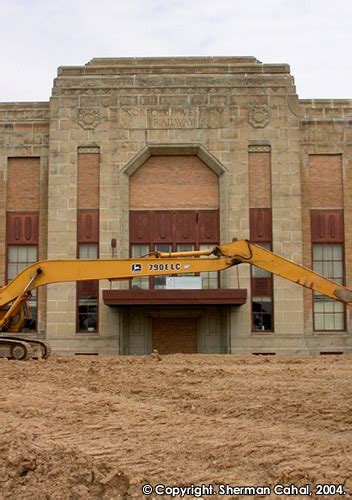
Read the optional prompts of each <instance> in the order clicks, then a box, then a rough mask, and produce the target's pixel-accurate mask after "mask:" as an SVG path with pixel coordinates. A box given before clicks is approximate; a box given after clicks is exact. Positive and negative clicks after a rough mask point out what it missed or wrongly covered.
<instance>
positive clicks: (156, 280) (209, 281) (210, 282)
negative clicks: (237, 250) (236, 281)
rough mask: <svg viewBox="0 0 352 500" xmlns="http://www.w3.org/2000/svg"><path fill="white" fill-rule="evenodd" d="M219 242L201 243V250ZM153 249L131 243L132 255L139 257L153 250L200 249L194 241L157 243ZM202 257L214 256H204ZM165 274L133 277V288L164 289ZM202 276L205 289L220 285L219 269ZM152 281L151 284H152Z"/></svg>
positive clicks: (183, 250) (192, 274)
mask: <svg viewBox="0 0 352 500" xmlns="http://www.w3.org/2000/svg"><path fill="white" fill-rule="evenodd" d="M216 244H217V243H207V244H201V245H199V250H205V249H208V248H212V247H213V246H215V245H216ZM151 247H152V250H150V247H149V245H148V244H132V245H131V257H132V258H138V257H142V256H144V255H146V254H148V253H150V252H151V251H155V252H192V251H194V250H198V248H196V245H195V244H194V243H178V244H176V245H171V243H167V244H165V243H156V244H155V245H151ZM202 258H213V256H212V257H207V256H204V257H202ZM194 275H195V274H194V273H187V274H183V275H182V276H194ZM167 277H169V276H167V275H165V276H155V277H152V278H151V279H149V278H148V277H141V278H133V279H132V280H131V288H134V289H138V288H140V289H144V290H148V289H149V288H150V287H152V288H155V289H156V290H164V289H165V288H166V278H167ZM201 277H202V288H203V289H210V288H212V289H214V288H218V286H219V273H218V272H217V271H211V272H205V273H201ZM150 281H151V284H150Z"/></svg>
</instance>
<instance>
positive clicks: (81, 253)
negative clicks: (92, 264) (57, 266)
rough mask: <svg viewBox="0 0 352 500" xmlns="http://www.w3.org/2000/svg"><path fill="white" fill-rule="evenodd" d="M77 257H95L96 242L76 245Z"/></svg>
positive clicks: (96, 253)
mask: <svg viewBox="0 0 352 500" xmlns="http://www.w3.org/2000/svg"><path fill="white" fill-rule="evenodd" d="M78 258H79V259H97V258H98V244H97V243H80V244H79V245H78Z"/></svg>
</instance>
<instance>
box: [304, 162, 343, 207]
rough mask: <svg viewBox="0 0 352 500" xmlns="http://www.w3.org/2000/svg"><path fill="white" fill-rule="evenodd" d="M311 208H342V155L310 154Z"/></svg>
mask: <svg viewBox="0 0 352 500" xmlns="http://www.w3.org/2000/svg"><path fill="white" fill-rule="evenodd" d="M309 199H310V208H342V207H343V202H342V157H341V155H319V154H317V155H310V156H309Z"/></svg>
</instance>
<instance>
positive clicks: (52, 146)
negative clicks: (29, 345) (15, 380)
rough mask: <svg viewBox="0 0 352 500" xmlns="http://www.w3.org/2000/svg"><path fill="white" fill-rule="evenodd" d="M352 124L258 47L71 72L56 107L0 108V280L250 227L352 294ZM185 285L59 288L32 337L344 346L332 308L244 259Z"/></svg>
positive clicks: (347, 111)
mask: <svg viewBox="0 0 352 500" xmlns="http://www.w3.org/2000/svg"><path fill="white" fill-rule="evenodd" d="M351 119H352V101H351V100H347V99H346V100H301V99H299V97H298V96H297V93H296V89H295V85H294V79H293V76H292V75H291V74H290V69H289V66H288V65H286V64H262V63H261V62H259V61H258V60H257V59H255V58H254V57H219V58H206V57H204V58H136V59H92V60H91V61H90V62H89V63H88V64H86V65H85V66H78V67H60V68H59V69H58V75H57V77H56V78H55V80H54V86H53V91H52V96H51V98H50V102H40V103H38V102H32V103H26V102H24V103H3V104H0V171H1V182H0V278H1V282H6V281H8V280H9V279H11V278H12V277H13V276H15V275H16V273H17V272H18V271H19V270H20V269H21V268H22V267H23V266H24V265H25V264H28V263H30V262H32V261H33V260H38V259H46V258H48V259H67V258H91V257H93V258H125V257H128V256H130V255H132V256H139V255H141V254H143V253H145V252H146V251H151V250H154V249H173V250H182V249H186V250H187V249H193V248H194V249H198V248H203V247H207V246H213V245H214V244H216V243H220V242H223V243H224V242H229V241H231V240H232V239H233V238H238V239H244V238H248V239H252V240H253V241H256V242H258V243H259V244H262V245H264V246H265V247H267V248H271V249H272V250H273V251H274V252H276V253H278V254H280V255H283V256H284V257H286V258H289V259H291V260H294V261H296V262H298V263H302V264H303V265H305V266H307V267H314V268H315V269H316V270H318V271H319V272H321V273H323V274H326V275H329V276H330V277H332V278H334V279H335V280H337V281H343V282H344V283H345V284H346V285H347V286H349V287H352V260H351V255H352V224H351V220H352V129H351ZM189 278H190V279H188V280H184V281H182V282H180V281H177V280H175V279H173V277H170V279H167V280H160V279H159V280H158V279H150V280H148V279H147V280H143V279H139V280H134V281H132V282H131V283H129V282H116V281H114V282H109V281H100V282H87V283H78V284H73V283H62V284H53V285H50V286H48V287H47V289H40V290H39V291H38V294H37V296H36V297H33V299H32V306H33V309H34V311H36V312H35V314H36V318H37V330H38V334H39V335H45V336H46V337H47V339H48V340H49V342H50V343H51V345H52V346H53V349H54V351H56V352H58V353H69V354H84V353H86V354H88V353H89V354H134V353H136V354H146V353H148V352H150V351H151V350H152V349H153V348H158V350H160V352H163V353H168V352H170V353H171V352H204V353H233V354H250V353H255V354H260V353H265V354H268V353H278V354H279V353H283V354H287V353H302V354H313V353H344V352H350V351H351V348H352V340H351V338H352V321H351V312H350V311H349V310H346V309H345V308H344V307H343V306H342V305H341V304H339V303H335V302H333V301H329V300H327V299H324V298H323V297H321V296H313V294H312V293H311V292H310V291H308V290H305V289H303V288H302V287H300V286H298V285H295V284H293V283H290V282H288V281H285V280H283V279H281V278H278V277H272V276H270V275H268V274H266V273H264V272H261V271H259V270H257V269H255V268H252V269H251V268H250V267H249V266H246V265H241V266H239V267H238V268H232V269H231V270H228V271H225V272H222V273H221V275H217V274H214V273H213V274H206V275H204V276H203V277H201V278H200V277H198V276H193V277H189ZM175 287H176V288H179V289H173V288H175Z"/></svg>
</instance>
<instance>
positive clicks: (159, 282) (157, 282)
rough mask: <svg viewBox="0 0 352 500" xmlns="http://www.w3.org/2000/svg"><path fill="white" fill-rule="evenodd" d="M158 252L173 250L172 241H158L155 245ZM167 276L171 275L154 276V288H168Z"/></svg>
mask: <svg viewBox="0 0 352 500" xmlns="http://www.w3.org/2000/svg"><path fill="white" fill-rule="evenodd" d="M154 250H155V251H156V252H172V245H171V243H170V244H169V243H166V244H165V243H156V244H155V246H154ZM166 278H169V276H166V275H165V276H155V277H154V288H155V289H156V290H164V289H165V288H166Z"/></svg>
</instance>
